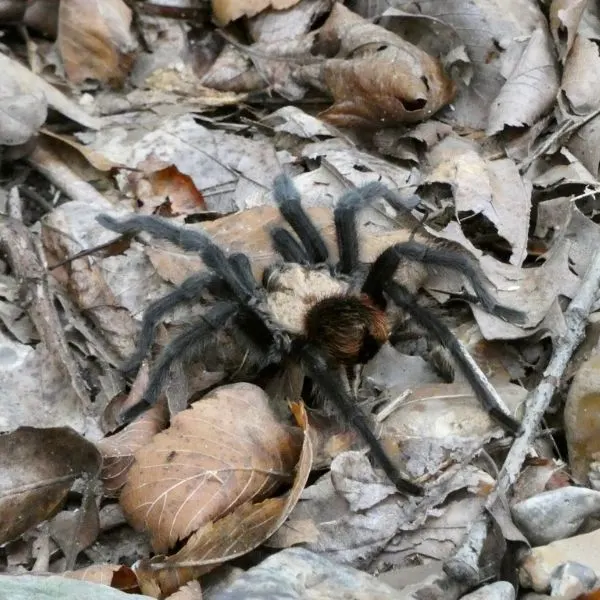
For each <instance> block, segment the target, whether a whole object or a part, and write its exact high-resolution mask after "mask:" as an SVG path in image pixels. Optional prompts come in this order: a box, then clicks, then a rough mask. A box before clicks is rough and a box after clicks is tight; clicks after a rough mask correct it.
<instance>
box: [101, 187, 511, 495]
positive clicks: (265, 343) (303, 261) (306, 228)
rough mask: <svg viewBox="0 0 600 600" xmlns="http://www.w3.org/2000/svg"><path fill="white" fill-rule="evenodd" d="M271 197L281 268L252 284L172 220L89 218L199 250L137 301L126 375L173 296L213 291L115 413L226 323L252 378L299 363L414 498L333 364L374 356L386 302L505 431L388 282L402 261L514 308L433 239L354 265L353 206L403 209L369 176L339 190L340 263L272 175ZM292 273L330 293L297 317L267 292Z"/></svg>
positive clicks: (296, 199) (446, 336) (409, 299)
mask: <svg viewBox="0 0 600 600" xmlns="http://www.w3.org/2000/svg"><path fill="white" fill-rule="evenodd" d="M274 197H275V200H276V203H277V205H278V207H279V210H280V212H281V214H282V216H283V217H284V219H285V220H286V221H287V223H288V224H289V225H290V226H291V229H292V230H293V231H294V232H295V234H296V236H297V237H295V236H294V235H293V234H292V233H291V232H290V231H289V230H287V229H285V228H283V227H276V228H274V229H272V230H271V232H270V234H271V238H272V242H273V246H274V248H275V249H276V250H277V252H278V253H279V255H280V256H281V258H282V259H283V263H282V264H280V265H276V266H275V267H274V268H270V269H267V270H265V273H264V276H263V285H262V286H261V285H259V284H258V283H257V281H256V279H255V278H254V276H253V273H252V269H251V264H250V261H249V259H248V258H247V257H246V256H245V255H244V254H231V255H229V256H228V255H227V254H225V252H224V251H223V250H222V249H221V248H220V247H219V246H218V245H216V244H215V243H214V242H213V241H212V240H211V239H210V238H209V237H208V235H206V234H204V233H201V232H200V231H198V230H196V229H194V230H192V229H187V228H181V227H177V226H175V225H173V224H171V223H169V222H168V221H167V220H165V219H162V218H159V217H154V216H133V217H130V218H128V219H125V220H123V221H119V220H116V219H114V218H113V217H110V216H108V215H105V214H102V215H99V216H98V221H99V222H100V223H101V224H102V225H103V226H104V227H106V228H108V229H110V230H112V231H115V232H117V233H120V234H131V233H135V232H140V231H144V232H147V233H150V234H152V235H153V236H155V237H157V238H163V239H166V240H169V241H170V242H172V243H174V244H176V245H177V246H179V247H181V248H182V249H184V250H189V251H195V252H198V253H199V254H200V257H201V258H202V260H203V261H204V264H205V265H206V267H207V268H208V269H209V271H208V272H205V273H201V274H194V275H192V276H190V277H189V278H188V279H186V280H185V281H184V282H183V283H182V284H181V285H180V286H179V287H178V288H176V289H175V290H174V291H173V292H171V293H170V294H168V295H166V296H165V297H163V298H161V299H159V300H157V301H155V302H153V303H152V304H151V305H150V306H149V307H148V309H147V310H146V312H145V313H144V316H143V319H142V328H141V334H140V339H139V343H138V350H137V351H136V352H135V354H134V355H133V356H132V357H131V358H130V359H129V361H128V362H127V364H126V365H125V367H124V370H125V371H133V370H134V369H136V368H138V367H139V365H140V364H141V362H142V360H143V359H144V357H145V356H146V354H147V353H148V351H149V349H150V347H151V345H152V342H153V339H154V333H155V329H156V326H157V325H158V323H159V321H160V318H161V317H162V315H163V314H165V313H166V312H167V311H169V310H171V309H173V308H174V307H175V306H177V305H178V304H180V303H182V302H187V301H193V300H197V299H199V298H200V296H201V294H202V293H203V292H204V291H205V290H206V289H207V288H211V287H212V288H215V286H216V288H217V290H218V291H217V295H218V301H217V302H216V304H214V306H212V308H210V309H209V310H208V311H207V312H206V313H205V314H204V315H202V316H201V317H200V318H199V319H198V320H197V321H196V322H195V323H193V324H192V325H190V326H189V327H188V328H187V329H186V330H185V331H184V332H183V333H181V334H180V335H178V336H176V337H175V338H174V339H173V340H172V341H171V342H170V343H169V344H168V345H167V346H166V347H165V348H164V349H163V350H162V352H161V354H160V355H159V356H158V358H157V360H156V363H155V365H154V368H153V370H152V372H151V375H150V381H149V384H148V387H147V390H146V392H145V395H144V401H143V402H142V403H140V405H138V406H136V407H134V408H133V409H132V410H130V411H129V412H128V413H127V414H126V417H125V419H126V420H130V419H131V418H133V417H134V416H135V415H137V414H139V413H140V412H141V411H142V410H143V408H144V407H148V406H150V405H152V404H154V403H155V402H156V400H157V398H158V395H159V393H160V390H161V388H162V385H163V383H164V382H165V379H166V378H167V376H168V374H169V370H170V367H171V366H172V364H173V363H174V362H175V361H181V360H184V359H186V358H189V357H190V356H191V353H192V351H193V350H197V347H198V344H200V346H201V347H202V348H206V346H207V343H208V342H207V341H208V340H209V339H211V336H212V335H213V334H215V333H216V332H218V331H219V330H220V329H222V328H223V327H225V326H230V327H231V328H232V331H234V332H236V340H237V342H238V343H241V344H243V345H244V347H245V349H246V355H247V361H248V362H249V363H251V365H252V369H251V370H252V371H253V372H254V373H255V374H258V373H260V372H261V371H262V370H264V369H265V368H266V367H268V366H273V365H280V364H281V363H282V362H283V361H285V360H286V359H288V358H291V359H295V360H298V361H299V362H300V364H301V366H302V368H303V371H304V373H305V375H306V376H307V377H308V378H309V379H310V380H311V381H312V384H313V385H314V386H315V387H316V389H317V390H318V391H319V392H320V393H321V394H322V395H323V396H324V397H325V398H327V399H328V400H330V401H331V402H332V403H333V404H334V405H335V407H336V409H337V410H338V411H339V412H340V413H341V414H342V415H343V416H344V417H346V419H347V420H348V421H349V423H350V424H351V425H353V426H354V427H355V428H356V430H357V431H358V432H359V434H360V435H361V436H362V438H363V439H364V441H365V442H366V443H367V444H368V446H369V447H370V450H371V452H372V455H373V457H374V459H375V461H376V462H377V464H378V465H379V466H380V467H381V468H382V469H383V470H384V471H385V473H386V474H387V476H388V477H389V478H390V479H391V481H392V482H393V483H394V484H395V485H396V487H397V488H398V490H400V491H402V492H404V493H408V494H419V493H421V488H420V487H419V486H417V485H415V484H414V483H411V482H409V481H407V480H405V479H403V478H402V477H401V476H400V474H399V472H398V470H397V468H396V467H395V466H394V464H393V462H392V461H391V460H390V458H389V457H388V455H387V454H386V452H385V450H384V449H383V447H382V446H381V444H380V443H379V441H378V439H377V437H376V435H375V434H374V433H373V430H372V429H371V426H370V424H369V421H368V419H367V417H366V415H365V414H364V412H363V411H362V410H361V409H360V407H359V406H358V405H357V403H356V402H355V400H354V397H353V394H352V392H351V390H350V386H349V385H348V383H349V382H348V380H347V379H345V378H344V371H346V373H347V375H348V378H350V377H352V373H353V370H354V369H355V368H356V367H357V366H358V365H362V364H364V363H366V362H367V361H369V360H370V359H371V358H373V357H374V356H375V354H376V353H377V351H378V350H379V348H380V347H381V346H382V345H383V344H384V343H385V342H386V341H387V340H388V338H389V337H390V334H391V326H390V323H389V319H388V312H387V311H386V309H387V307H388V302H390V301H391V302H392V303H393V304H395V305H397V306H398V307H400V308H401V309H403V310H405V311H406V312H407V313H408V314H409V315H410V316H411V317H412V318H413V319H414V320H415V321H416V322H417V323H418V324H419V325H420V326H421V327H423V328H424V329H426V330H427V331H428V332H429V333H431V334H432V335H433V336H434V337H435V338H437V340H438V341H439V343H441V344H442V346H443V347H445V348H446V349H447V350H448V351H449V352H450V354H451V356H452V357H453V359H454V361H455V362H456V364H457V365H458V366H459V368H461V370H462V371H463V372H464V374H465V376H466V378H467V380H468V381H469V383H470V385H471V386H472V387H473V390H474V392H475V393H476V395H477V397H478V398H479V400H480V402H481V403H482V404H483V405H484V406H485V408H486V409H487V410H488V412H489V413H490V415H491V416H492V417H493V418H494V419H495V420H497V421H498V422H499V423H500V424H501V425H503V426H504V427H505V428H506V429H507V430H508V431H510V432H512V433H516V432H517V431H518V429H519V423H518V421H516V420H514V419H513V418H512V417H511V416H510V415H508V414H506V413H505V412H504V410H503V409H502V408H501V407H500V406H499V404H498V400H497V396H496V395H495V392H494V390H493V388H491V386H490V385H489V383H488V382H487V379H486V378H485V376H484V375H483V374H482V373H481V371H480V370H479V368H478V367H477V365H476V363H475V362H474V361H473V359H472V358H471V357H470V356H469V354H468V353H467V352H466V350H465V349H464V347H463V346H462V345H461V344H460V342H459V341H458V340H457V338H456V337H455V336H454V335H453V334H452V332H451V331H450V330H449V329H448V327H447V326H446V325H444V323H443V322H441V321H440V320H439V319H438V318H437V317H435V316H434V315H433V314H432V313H431V312H430V311H428V310H427V309H425V308H423V307H422V306H420V305H419V304H418V303H417V301H416V297H415V295H413V293H412V292H410V291H409V290H408V288H407V287H406V285H404V284H403V283H400V282H398V281H396V280H395V279H394V276H395V274H396V272H397V270H398V267H399V265H400V264H401V263H403V261H413V262H414V261H416V262H418V263H422V264H424V265H425V266H428V267H431V266H434V267H436V266H437V267H447V268H450V269H454V270H458V271H460V272H462V273H463V275H464V276H465V277H466V278H467V279H468V280H469V282H470V284H471V286H472V288H473V291H474V292H475V294H474V295H473V294H469V293H466V294H464V295H463V296H462V298H464V299H466V300H467V301H469V302H472V303H479V304H480V305H481V306H482V307H483V308H484V309H486V310H487V311H488V312H490V313H493V314H495V315H497V316H500V317H501V318H504V319H507V320H521V319H522V314H521V313H520V312H519V311H516V310H513V309H510V308H507V307H504V306H501V305H499V304H498V303H497V302H496V301H495V300H494V299H493V297H492V296H491V294H490V293H489V292H488V290H487V289H486V288H485V286H484V284H483V276H482V274H481V272H480V271H479V268H478V266H477V265H476V263H475V262H474V261H473V260H472V259H471V258H470V257H468V256H467V255H465V254H464V253H461V252H459V251H456V250H449V249H448V248H442V247H436V245H435V244H433V243H431V245H429V244H428V243H421V242H417V241H407V242H403V243H398V244H394V245H392V246H391V247H389V248H387V249H386V250H385V251H384V252H382V253H381V254H380V255H379V257H378V258H377V259H376V260H375V261H374V262H373V263H372V264H370V265H363V264H362V263H361V262H360V258H359V240H358V235H357V226H356V213H357V212H358V211H359V210H361V209H362V208H363V207H364V206H365V205H367V204H368V203H370V202H371V201H373V200H374V199H376V198H378V197H383V198H384V199H385V200H386V201H388V202H389V203H390V204H392V205H393V206H394V207H395V208H397V209H402V208H403V206H402V204H401V203H400V202H399V200H398V198H397V196H396V194H395V193H393V192H392V191H391V190H389V189H388V188H386V187H385V186H383V185H382V184H380V183H370V184H367V185H365V186H363V187H361V188H358V189H356V190H351V191H349V192H347V193H346V194H345V195H343V196H342V197H341V198H340V200H339V202H338V203H337V206H336V208H335V210H334V223H335V229H336V237H337V245H338V250H339V262H338V263H337V264H335V265H334V264H331V263H330V262H329V252H328V250H327V247H326V245H325V242H324V240H323V238H322V236H321V235H320V233H319V231H318V230H317V228H316V226H315V225H314V223H313V222H312V221H311V219H310V218H309V216H308V215H307V213H306V212H305V211H304V209H303V207H302V205H301V199H300V195H299V192H298V190H297V189H296V187H295V185H294V184H293V182H292V180H291V179H290V178H289V177H287V176H285V175H281V176H279V177H277V178H276V179H275V182H274ZM404 210H406V209H404ZM298 268H303V269H306V272H307V273H308V274H315V276H316V275H319V276H321V275H322V276H324V277H327V278H329V281H330V282H331V291H330V292H328V293H327V295H326V297H322V298H314V301H313V302H312V305H310V306H309V307H308V308H306V309H305V311H304V314H301V315H298V314H295V315H293V316H292V317H291V318H290V317H289V315H287V316H286V314H284V313H285V311H281V310H279V309H278V308H277V307H278V304H277V302H275V301H274V298H275V296H276V291H275V290H276V289H278V288H277V285H275V286H274V285H273V282H274V281H275V282H277V281H278V278H279V279H280V278H282V277H285V274H286V273H289V272H290V271H292V270H294V269H298ZM288 312H289V311H288ZM292 312H293V311H292ZM132 411H133V412H132Z"/></svg>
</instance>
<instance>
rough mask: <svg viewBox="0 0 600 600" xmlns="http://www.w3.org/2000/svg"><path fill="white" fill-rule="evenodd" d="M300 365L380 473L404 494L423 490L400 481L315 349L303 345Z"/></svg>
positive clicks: (335, 375)
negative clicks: (363, 445)
mask: <svg viewBox="0 0 600 600" xmlns="http://www.w3.org/2000/svg"><path fill="white" fill-rule="evenodd" d="M300 354H301V358H302V365H303V367H304V369H305V371H306V373H307V375H308V376H309V377H310V378H311V379H312V381H313V382H314V383H315V384H316V385H317V386H318V387H319V388H320V389H321V390H322V392H323V393H324V394H325V395H326V396H327V398H329V399H331V400H332V402H333V403H334V404H335V405H336V407H337V409H338V411H339V412H340V414H342V415H344V417H345V418H346V419H347V420H348V422H349V423H350V424H351V425H352V426H353V427H354V428H355V429H356V431H358V433H359V434H360V435H361V437H362V438H363V440H364V441H365V442H366V443H367V444H368V446H369V448H370V450H371V452H372V453H373V458H374V459H375V462H376V463H377V464H378V465H379V466H380V467H381V468H382V469H383V470H384V472H385V474H386V475H387V476H388V477H389V478H390V480H391V481H392V483H393V484H394V485H395V486H396V488H397V489H398V490H399V491H400V492H403V493H405V494H410V495H412V496H418V495H422V494H423V490H422V488H421V487H419V486H418V485H416V484H414V483H412V482H410V481H407V480H406V479H404V478H403V477H402V476H401V475H400V473H399V472H398V469H397V468H396V467H395V466H394V464H393V463H392V461H391V460H390V458H389V456H388V455H387V454H386V452H385V450H384V449H383V447H382V446H381V444H380V442H379V440H378V439H377V438H376V437H375V434H374V433H373V432H372V431H371V428H370V426H369V423H368V421H367V418H366V416H365V414H364V413H363V412H362V410H361V409H360V408H359V407H358V406H357V405H356V402H355V401H354V398H352V396H350V395H349V394H348V393H347V392H346V386H345V385H344V382H343V380H342V378H341V377H340V375H339V373H336V372H335V371H334V370H332V369H330V368H329V365H328V363H327V359H326V357H325V355H324V354H323V352H322V351H321V350H320V349H319V347H318V346H316V345H314V344H305V345H304V346H303V347H302V348H301V350H300Z"/></svg>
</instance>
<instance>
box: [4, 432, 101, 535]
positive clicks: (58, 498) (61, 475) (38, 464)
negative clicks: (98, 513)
mask: <svg viewBox="0 0 600 600" xmlns="http://www.w3.org/2000/svg"><path fill="white" fill-rule="evenodd" d="M0 460H1V461H2V462H1V463H0V470H1V473H0V512H1V513H2V523H1V526H0V543H2V544H4V543H6V542H8V541H10V540H13V539H15V538H16V537H18V536H19V535H21V534H22V533H24V532H25V531H27V530H28V529H29V528H30V527H33V526H34V525H37V524H38V523H40V522H41V521H44V520H45V519H48V518H49V517H50V516H52V515H53V514H54V513H55V512H56V510H57V509H58V508H59V507H60V505H61V503H62V502H63V500H64V498H65V496H66V494H67V492H68V491H69V489H70V488H71V485H72V484H73V482H74V481H75V479H77V478H78V477H81V476H82V475H88V476H90V477H95V476H96V474H97V473H98V470H99V469H100V463H101V460H102V459H101V457H100V453H99V452H98V451H97V450H96V448H95V447H94V445H93V444H92V443H91V442H88V441H87V440H86V439H85V438H83V437H82V436H80V435H79V434H78V433H76V432H75V431H73V430H72V429H70V428H68V427H56V428H49V429H35V428H33V427H20V428H19V429H17V430H16V431H13V432H12V433H5V434H3V435H1V436H0Z"/></svg>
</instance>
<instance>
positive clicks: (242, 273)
mask: <svg viewBox="0 0 600 600" xmlns="http://www.w3.org/2000/svg"><path fill="white" fill-rule="evenodd" d="M228 260H229V264H230V265H231V268H232V269H233V270H234V271H235V274H236V275H237V276H238V277H239V279H240V281H242V282H243V283H244V285H245V286H246V288H247V289H249V290H255V289H256V287H257V284H256V279H255V278H254V274H253V273H252V265H251V264H250V259H249V258H248V257H247V256H246V255H245V254H243V253H242V252H236V253H235V254H230V255H229V258H228Z"/></svg>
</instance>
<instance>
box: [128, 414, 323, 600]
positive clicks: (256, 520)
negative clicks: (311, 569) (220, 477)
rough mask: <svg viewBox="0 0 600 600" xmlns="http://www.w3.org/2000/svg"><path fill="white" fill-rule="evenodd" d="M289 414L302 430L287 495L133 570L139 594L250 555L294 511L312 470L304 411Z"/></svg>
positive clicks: (169, 587) (211, 526)
mask: <svg viewBox="0 0 600 600" xmlns="http://www.w3.org/2000/svg"><path fill="white" fill-rule="evenodd" d="M292 411H293V413H294V415H295V417H296V420H297V422H298V424H299V425H300V426H301V427H302V428H303V429H304V441H303V443H302V450H301V453H300V458H299V460H298V464H297V465H296V474H295V479H294V483H293V485H292V489H291V490H290V491H289V492H288V493H287V494H286V495H285V496H281V497H278V498H269V499H267V500H265V501H263V502H260V503H257V504H255V503H253V502H252V501H249V502H246V503H244V504H243V505H241V506H238V507H237V508H236V509H235V510H234V511H233V512H232V513H231V514H229V515H227V516H225V517H223V518H221V519H218V520H217V521H215V522H214V523H207V524H206V525H205V526H203V527H202V528H201V529H199V530H198V531H197V532H196V533H194V534H193V535H192V536H191V537H190V538H189V540H188V541H187V542H186V544H185V546H184V547H183V548H182V549H181V550H180V551H179V552H177V554H175V555H173V556H171V557H169V558H167V559H166V560H165V559H163V558H162V557H156V558H154V559H152V560H149V561H141V562H139V563H137V564H136V565H135V570H136V573H137V574H138V577H139V580H140V583H141V585H142V589H145V588H144V585H145V584H150V585H149V587H150V589H154V588H155V587H156V586H157V585H158V587H160V589H161V591H162V593H163V594H164V595H168V594H169V593H171V592H172V591H174V590H176V589H177V588H178V587H179V586H181V585H182V584H183V583H185V582H187V581H190V580H191V579H195V578H197V577H199V576H200V575H202V574H204V573H207V572H208V571H210V570H212V569H213V568H215V567H216V566H218V565H219V564H221V563H223V562H226V561H230V560H233V559H234V558H237V557H239V556H242V555H243V554H246V553H248V552H250V550H253V549H254V548H256V547H257V546H259V545H260V544H262V543H263V542H264V541H265V540H267V539H268V538H270V537H271V536H272V535H273V534H274V533H275V532H276V531H277V530H278V529H279V528H280V527H281V526H282V525H283V523H284V521H285V520H286V519H287V517H288V516H289V514H290V513H291V512H292V510H293V508H294V507H295V506H296V503H297V502H298V499H299V498H300V494H301V493H302V490H303V489H304V486H305V485H306V481H307V479H308V476H309V474H310V471H311V468H312V464H313V446H312V441H311V440H312V435H311V431H310V428H309V427H308V422H307V416H306V411H305V409H304V405H302V404H296V403H294V404H293V405H292Z"/></svg>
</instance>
